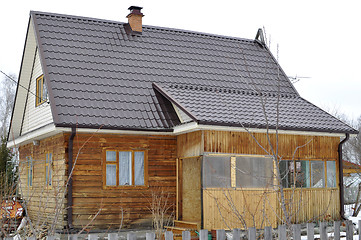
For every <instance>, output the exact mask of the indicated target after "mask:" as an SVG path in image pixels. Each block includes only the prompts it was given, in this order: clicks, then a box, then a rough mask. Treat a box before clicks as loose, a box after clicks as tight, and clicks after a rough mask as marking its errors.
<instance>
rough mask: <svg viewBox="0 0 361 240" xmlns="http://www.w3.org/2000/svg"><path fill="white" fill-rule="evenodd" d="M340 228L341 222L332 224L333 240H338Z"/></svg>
mask: <svg viewBox="0 0 361 240" xmlns="http://www.w3.org/2000/svg"><path fill="white" fill-rule="evenodd" d="M340 227H341V222H340V221H334V223H333V229H334V240H340Z"/></svg>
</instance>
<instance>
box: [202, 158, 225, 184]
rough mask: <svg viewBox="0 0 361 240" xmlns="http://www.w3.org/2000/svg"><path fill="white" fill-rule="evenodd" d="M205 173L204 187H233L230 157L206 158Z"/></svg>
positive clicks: (204, 159) (204, 161)
mask: <svg viewBox="0 0 361 240" xmlns="http://www.w3.org/2000/svg"><path fill="white" fill-rule="evenodd" d="M203 171H204V173H203V186H204V187H223V188H228V187H231V158H230V157H228V156H227V157H224V156H204V157H203Z"/></svg>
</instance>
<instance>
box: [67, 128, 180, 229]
mask: <svg viewBox="0 0 361 240" xmlns="http://www.w3.org/2000/svg"><path fill="white" fill-rule="evenodd" d="M68 137H69V135H67V137H66V139H65V140H66V146H67V141H68ZM104 148H113V149H117V148H121V149H125V148H129V149H145V150H147V152H148V177H149V179H148V184H149V187H140V188H132V187H129V188H126V187H122V188H115V189H104V187H103V171H102V159H103V158H102V151H103V149H104ZM78 153H79V155H78V156H77V154H78ZM73 157H74V160H73V161H74V162H75V168H74V172H73V225H74V227H76V228H81V227H83V226H84V225H86V224H88V223H90V222H91V224H90V227H92V228H109V227H112V228H119V226H120V224H121V222H122V218H123V227H124V226H131V225H133V224H150V222H151V211H150V204H151V202H152V193H154V194H158V195H159V194H161V192H163V194H165V195H164V196H165V197H166V196H169V199H168V203H169V204H171V205H172V206H171V210H170V212H169V213H171V212H172V211H173V214H175V201H176V199H175V196H176V138H175V137H170V136H130V135H115V134H114V135H110V134H109V135H106V134H95V135H93V136H92V135H91V134H80V133H77V134H76V136H75V138H74V155H73ZM97 214H98V215H97ZM95 215H97V217H96V218H95V219H94V220H92V219H93V218H94V217H95Z"/></svg>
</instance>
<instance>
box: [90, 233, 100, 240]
mask: <svg viewBox="0 0 361 240" xmlns="http://www.w3.org/2000/svg"><path fill="white" fill-rule="evenodd" d="M88 239H89V240H98V234H89V235H88Z"/></svg>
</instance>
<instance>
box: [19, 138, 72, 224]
mask: <svg viewBox="0 0 361 240" xmlns="http://www.w3.org/2000/svg"><path fill="white" fill-rule="evenodd" d="M47 153H52V154H53V173H52V176H53V181H52V187H49V186H47V185H46V180H45V159H46V154H47ZM27 156H31V157H32V158H33V164H34V170H33V186H32V187H29V186H27V182H28V180H27V174H28V173H27V162H26V157H27ZM19 173H20V187H19V193H20V194H21V195H22V197H23V199H24V200H25V203H24V205H25V206H24V207H26V209H27V213H28V214H29V216H30V217H31V219H32V221H33V226H34V227H35V228H36V227H39V229H40V226H42V227H46V226H47V227H49V226H51V225H54V222H56V224H55V225H56V226H57V228H60V229H62V228H63V226H65V224H66V221H65V213H66V210H65V206H66V199H65V198H64V196H65V193H64V191H66V189H65V182H66V176H65V173H66V166H65V148H64V136H63V134H59V135H56V136H53V137H49V138H47V139H44V140H41V141H40V144H39V146H34V145H33V144H32V143H31V144H27V145H24V146H21V147H19ZM54 220H55V221H54ZM43 224H45V225H43Z"/></svg>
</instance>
